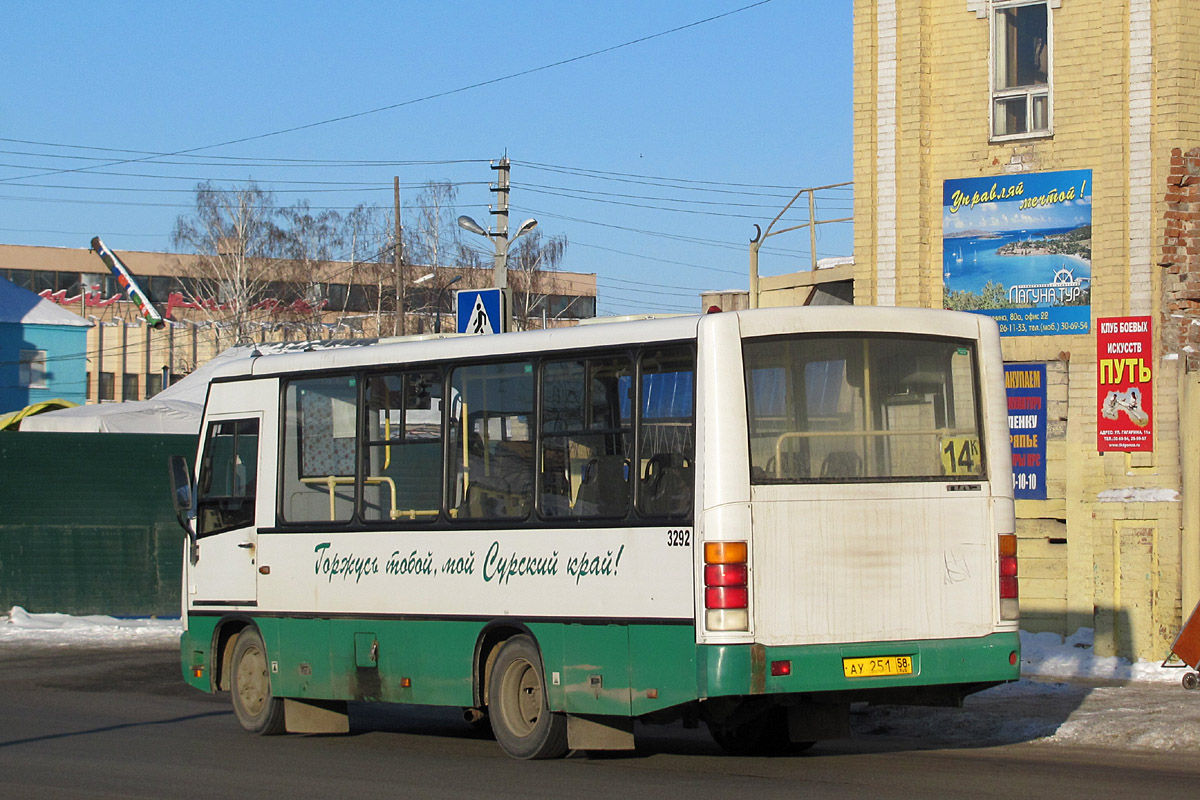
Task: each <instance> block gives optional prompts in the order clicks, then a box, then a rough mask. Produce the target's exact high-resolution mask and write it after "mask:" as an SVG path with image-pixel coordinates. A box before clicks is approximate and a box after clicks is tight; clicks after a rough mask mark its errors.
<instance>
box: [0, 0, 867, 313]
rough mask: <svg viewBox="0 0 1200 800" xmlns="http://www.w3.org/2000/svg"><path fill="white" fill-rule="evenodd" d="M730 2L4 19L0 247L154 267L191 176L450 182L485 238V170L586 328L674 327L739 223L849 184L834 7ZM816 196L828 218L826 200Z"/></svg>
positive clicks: (382, 198) (23, 7)
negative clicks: (586, 315) (130, 254)
mask: <svg viewBox="0 0 1200 800" xmlns="http://www.w3.org/2000/svg"><path fill="white" fill-rule="evenodd" d="M753 2H754V0H698V1H697V2H693V3H687V4H683V3H646V2H625V1H624V0H617V1H616V2H608V3H603V4H601V3H551V2H524V3H519V4H503V3H499V4H498V3H483V2H460V3H429V2H396V3H356V2H343V3H337V4H329V3H309V2H289V3H281V2H239V3H215V2H214V3H196V4H189V5H188V6H182V5H179V6H176V5H175V4H150V3H132V2H130V3H108V4H97V3H88V4H85V3H74V2H61V3H48V4H16V5H12V6H11V7H9V8H7V9H6V13H5V32H6V36H5V39H6V44H5V48H4V49H3V51H0V70H2V71H3V74H4V75H5V81H4V82H3V83H2V84H0V151H2V152H0V242H4V243H13V244H32V245H47V246H58V247H81V248H85V247H87V246H88V241H89V240H90V238H91V237H92V236H95V235H100V236H102V237H103V238H104V240H105V243H106V244H108V245H109V246H110V247H112V248H113V249H115V250H117V251H118V252H119V251H121V250H169V249H171V243H170V232H171V229H172V227H173V224H174V221H175V219H176V217H177V216H178V215H179V214H181V213H186V211H187V206H188V204H189V200H190V199H191V197H192V196H193V195H192V194H191V192H192V191H193V190H194V188H195V185H196V183H197V182H198V181H200V180H212V181H215V182H218V183H222V184H234V183H239V182H244V181H246V180H247V179H254V180H256V181H258V182H259V183H260V184H261V185H263V186H264V187H267V188H270V189H272V190H274V191H275V192H276V193H277V199H278V200H279V201H280V202H281V203H283V204H290V203H292V202H294V201H296V200H299V199H307V200H308V201H309V202H310V203H311V204H312V205H313V206H314V207H326V206H328V207H335V208H339V209H346V208H349V207H352V206H354V205H356V204H358V203H363V202H366V203H377V204H380V205H390V203H391V197H392V190H391V186H392V176H393V175H399V176H400V180H401V184H402V185H403V186H404V187H405V189H404V197H405V198H415V196H416V193H417V189H416V188H415V187H417V186H419V185H420V184H423V183H424V182H426V181H430V180H434V181H443V180H444V181H452V182H454V183H455V184H457V185H458V202H459V209H458V210H459V213H465V214H470V215H471V216H474V217H476V218H477V219H479V220H480V221H481V222H482V221H484V219H485V218H487V219H490V218H489V217H488V211H487V206H488V203H489V202H490V201H491V199H492V196H491V193H490V192H489V191H488V190H487V182H488V181H490V180H492V178H493V174H494V173H493V172H492V170H491V169H489V168H488V163H487V162H488V160H489V159H496V158H499V157H500V156H501V155H503V154H504V153H505V152H507V153H508V156H509V158H510V159H512V161H513V169H512V193H511V201H512V213H511V218H512V222H513V225H514V226H515V224H516V223H517V222H519V221H520V220H521V219H524V218H526V217H529V216H532V217H536V218H537V219H538V220H539V227H540V229H541V230H542V232H543V233H544V234H547V235H564V236H566V237H567V239H568V241H569V243H570V244H569V247H568V249H567V255H566V261H565V264H564V266H565V268H567V269H570V270H574V271H579V272H595V273H596V274H597V276H598V284H599V292H600V303H599V310H600V313H603V314H628V313H640V312H649V311H683V310H695V309H697V308H698V306H699V301H698V298H697V293H698V292H699V291H700V290H703V289H729V288H743V289H744V288H745V286H746V270H747V262H748V256H747V245H748V242H749V239H750V237H751V236H752V235H753V232H754V228H753V225H754V223H756V222H757V223H759V224H762V225H764V226H765V224H766V223H767V222H769V221H770V220H771V218H772V217H774V216H775V214H776V213H778V211H779V210H780V209H781V208H782V207H783V205H784V204H785V203H786V202H787V201H788V199H790V198H791V196H792V194H793V193H794V192H795V191H796V190H798V189H800V188H803V187H810V186H821V185H826V184H832V183H840V182H844V181H850V180H851V179H852V173H851V148H852V146H851V58H852V53H851V4H850V3H849V2H845V1H844V0H814V1H813V2H801V0H769V2H766V3H763V4H761V5H757V6H755V7H751V8H745V10H740V11H739V10H738V9H742V8H743V7H745V6H749V5H751V4H752V3H753ZM729 12H736V13H729ZM722 14H727V16H723V17H721V18H719V19H715V20H712V21H709V22H705V23H704V24H700V25H695V26H693V27H688V28H685V29H683V30H677V31H675V32H672V33H666V34H665V35H661V36H657V37H655V38H650V39H647V40H645V41H641V42H637V43H635V44H630V45H629V46H626V47H619V48H617V49H613V50H609V51H608V52H602V53H599V54H597V55H594V56H590V57H587V58H581V59H578V60H573V61H570V62H569V63H565V64H560V65H558V66H552V67H549V68H546V69H538V68H540V67H544V66H547V65H551V64H556V63H557V62H562V61H568V60H570V59H577V58H578V57H580V56H584V55H587V54H590V53H594V52H596V51H602V50H605V49H606V48H613V47H616V46H617V45H622V44H624V43H627V42H633V41H635V40H638V39H642V38H643V37H652V36H655V34H662V33H664V32H666V31H671V30H673V29H676V28H680V27H682V26H686V25H689V24H691V23H696V22H699V21H701V20H704V19H706V18H709V17H714V16H717V15H722ZM517 73H527V74H524V75H520V76H518V77H513V78H511V79H507V80H501V81H498V82H495V83H491V84H490V85H486V86H480V87H477V88H469V89H465V90H464V91H454V90H458V89H463V88H464V87H470V86H472V85H474V84H478V83H481V82H485V81H492V80H494V79H497V78H503V77H505V76H509V75H515V74H517ZM447 92H449V94H445V95H444V96H441V97H436V98H434V99H428V100H422V99H421V98H425V97H428V96H431V95H437V94H442V93H447ZM385 106H397V107H395V108H391V109H389V110H384V111H379V112H378V113H370V114H363V113H362V112H366V111H370V110H372V109H379V108H382V107H385ZM350 115H358V116H353V117H352V118H350V119H345V120H342V121H338V122H331V123H329V124H322V125H316V126H312V127H303V128H302V129H300V130H295V131H292V132H288V133H281V134H279V135H274V136H266V137H263V138H254V139H251V140H250V141H242V142H240V143H236V144H226V145H223V146H218V147H210V145H218V144H221V143H225V142H231V141H234V140H242V139H247V138H248V137H260V136H261V135H262V134H268V133H273V132H276V131H283V130H287V129H291V128H297V127H301V126H311V125H312V123H318V122H322V121H324V120H330V119H334V118H339V117H346V116H350ZM100 148H110V149H111V150H103V149H100ZM193 148H203V149H194V150H193ZM185 150H192V152H190V153H188V154H187V155H185V156H175V157H170V158H154V159H150V160H144V161H138V162H136V163H125V164H119V165H116V166H104V165H105V164H108V163H110V162H113V161H121V160H126V159H133V158H143V157H144V154H146V153H178V152H180V151H185ZM114 151H137V152H114ZM234 159H237V160H236V161H235V160H234ZM285 159H286V160H290V161H287V162H284V161H283V160H285ZM166 162H177V163H166ZM318 162H320V163H318ZM348 162H371V163H369V164H362V163H357V164H356V163H348ZM431 162H432V163H431ZM82 167H89V168H90V169H86V170H84V169H81V168H82ZM58 170H73V171H70V172H61V173H59V174H46V175H40V176H38V177H26V176H30V175H34V174H36V173H43V172H52V171H58ZM101 172H104V173H110V174H98V173H101ZM331 190H332V191H331ZM818 196H819V197H820V198H821V200H820V202H819V210H818V217H820V218H832V217H847V216H850V215H851V210H850V196H851V193H850V192H849V191H848V190H840V191H828V192H824V193H821V194H820V195H818ZM806 213H807V212H806V211H805V212H804V213H801V214H798V215H796V214H794V215H792V216H791V217H790V218H789V219H787V220H785V222H783V223H780V225H779V226H780V227H782V226H784V225H785V224H787V222H789V221H790V222H791V223H792V224H795V223H796V222H799V221H802V220H803V218H805V217H806ZM478 243H479V245H480V249H481V251H486V252H490V247H489V245H488V243H487V242H486V241H484V240H483V239H479V241H478ZM771 243H772V245H773V246H772V247H771V248H769V249H768V248H764V251H763V255H762V260H761V269H762V272H763V274H766V275H770V274H779V273H783V272H789V271H793V270H796V269H805V268H807V263H808V258H809V252H808V251H809V246H808V235H807V232H806V231H799V232H797V233H794V234H785V235H782V236H779V237H775V238H773V239H772V240H771ZM850 250H851V231H850V226H849V225H830V226H825V228H823V229H822V235H821V238H820V239H819V241H818V244H817V254H818V256H822V257H823V256H833V255H847V254H849V253H850Z"/></svg>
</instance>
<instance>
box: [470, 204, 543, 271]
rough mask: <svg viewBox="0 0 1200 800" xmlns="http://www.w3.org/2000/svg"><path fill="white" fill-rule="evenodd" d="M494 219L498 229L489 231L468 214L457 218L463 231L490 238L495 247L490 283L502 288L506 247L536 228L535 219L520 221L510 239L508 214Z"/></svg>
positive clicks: (506, 262)
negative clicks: (492, 231) (519, 225)
mask: <svg viewBox="0 0 1200 800" xmlns="http://www.w3.org/2000/svg"><path fill="white" fill-rule="evenodd" d="M496 220H497V227H498V228H499V230H497V231H496V232H495V233H491V232H490V231H488V230H487V229H486V228H484V227H483V226H482V225H480V224H479V223H478V222H476V221H475V220H473V219H471V218H470V217H468V216H461V217H459V218H458V227H460V228H462V229H463V230H464V231H470V232H471V233H474V234H476V235H478V236H483V237H485V238H487V239H491V240H492V246H493V247H495V248H496V253H495V256H494V267H493V270H492V283H493V284H495V286H496V288H497V289H504V288H507V286H508V249H509V248H510V247H512V244H513V242H515V241H516V240H517V239H520V238H521V237H522V236H524V235H525V234H527V233H529V232H530V231H531V230H533V229H534V228H536V227H537V220H536V219H527V220H525V221H524V222H522V223H521V227H519V228H517V233H516V235H515V236H513V237H512V238H511V239H510V238H508V216H507V215H503V216H501V215H497V217H496Z"/></svg>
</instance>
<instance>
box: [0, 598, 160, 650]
mask: <svg viewBox="0 0 1200 800" xmlns="http://www.w3.org/2000/svg"><path fill="white" fill-rule="evenodd" d="M182 631H183V627H182V625H181V624H180V622H179V620H178V619H145V618H140V619H117V618H116V617H105V616H91V617H73V616H71V615H70V614H30V613H29V612H28V611H26V610H25V609H23V608H21V607H20V606H13V608H12V609H11V610H10V611H9V612H8V614H7V617H6V618H0V646H5V645H11V644H14V643H20V642H31V643H37V644H58V645H71V644H90V645H116V646H128V645H159V644H167V643H175V644H177V643H178V642H179V635H180V633H182Z"/></svg>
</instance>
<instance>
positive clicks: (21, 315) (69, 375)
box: [0, 277, 91, 414]
mask: <svg viewBox="0 0 1200 800" xmlns="http://www.w3.org/2000/svg"><path fill="white" fill-rule="evenodd" d="M89 327H91V326H90V324H89V323H88V321H87V320H85V319H84V318H83V317H80V316H79V315H78V314H73V313H71V312H70V311H67V310H66V309H63V308H61V307H59V306H57V305H55V304H54V303H52V302H50V301H49V300H45V299H43V298H41V297H39V296H37V295H36V294H34V293H33V292H30V291H27V290H25V289H22V288H20V287H19V286H15V285H14V284H12V283H11V282H9V281H7V280H5V279H4V278H3V277H0V414H3V413H6V412H9V411H18V410H20V409H22V408H24V407H25V406H29V405H33V404H34V403H41V402H44V401H46V400H53V399H61V400H67V401H69V402H72V403H83V401H84V387H85V385H86V372H87V361H86V358H85V350H86V348H87V335H88V328H89Z"/></svg>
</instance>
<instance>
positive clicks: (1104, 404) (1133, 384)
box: [1096, 317, 1154, 453]
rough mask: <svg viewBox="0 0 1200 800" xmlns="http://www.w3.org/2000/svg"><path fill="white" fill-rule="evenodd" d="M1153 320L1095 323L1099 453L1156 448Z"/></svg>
mask: <svg viewBox="0 0 1200 800" xmlns="http://www.w3.org/2000/svg"><path fill="white" fill-rule="evenodd" d="M1151 348H1152V345H1151V340H1150V317H1099V318H1097V320H1096V368H1097V371H1098V374H1097V376H1096V395H1097V397H1096V401H1097V414H1096V449H1097V450H1098V451H1099V452H1101V453H1103V452H1105V451H1108V450H1123V451H1125V452H1135V451H1142V450H1147V451H1148V450H1153V449H1154V426H1153V424H1152V423H1153V416H1152V415H1153V410H1154V374H1153V370H1154V357H1153V350H1152V349H1151Z"/></svg>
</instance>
